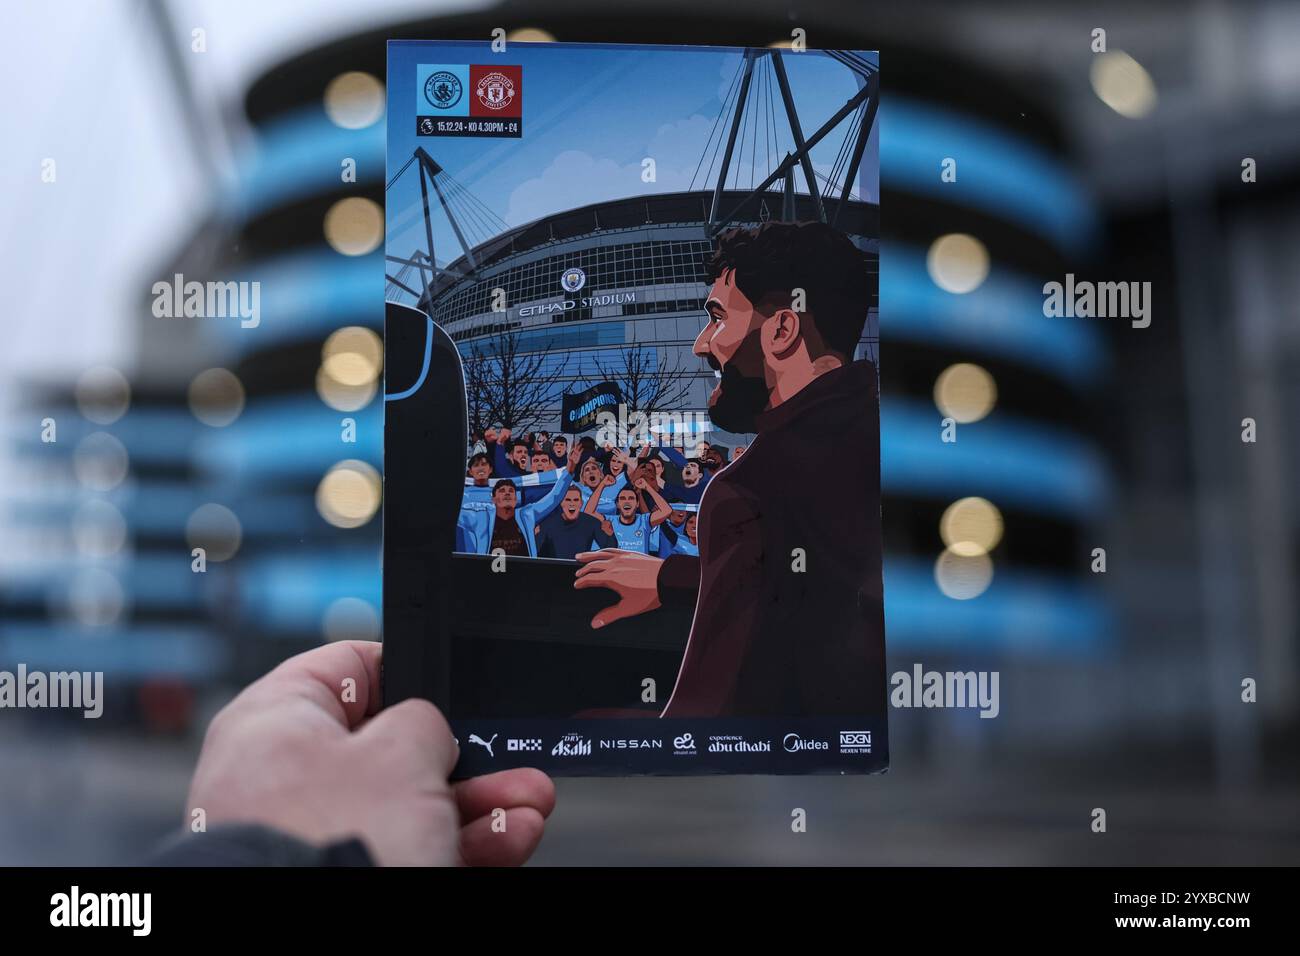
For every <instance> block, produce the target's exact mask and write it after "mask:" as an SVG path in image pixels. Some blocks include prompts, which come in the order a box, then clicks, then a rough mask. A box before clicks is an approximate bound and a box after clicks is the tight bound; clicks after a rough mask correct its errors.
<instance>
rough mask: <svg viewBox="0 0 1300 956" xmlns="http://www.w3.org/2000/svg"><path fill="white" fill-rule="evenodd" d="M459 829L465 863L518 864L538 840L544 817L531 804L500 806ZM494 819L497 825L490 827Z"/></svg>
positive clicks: (524, 861)
mask: <svg viewBox="0 0 1300 956" xmlns="http://www.w3.org/2000/svg"><path fill="white" fill-rule="evenodd" d="M501 809H502V810H504V811H505V812H504V813H503V814H496V815H495V817H494V816H493V815H491V814H489V815H487V816H482V817H479V818H478V819H477V820H474V821H472V822H470V823H467V824H466V825H465V826H463V827H461V830H460V857H461V860H462V861H463V862H464V863H465V865H466V866H522V865H523V864H524V863H526V862H528V858H529V857H530V856H532V855H533V851H534V850H536V849H537V844H539V843H541V842H542V833H543V832H544V831H545V829H546V821H545V820H543V819H542V815H541V814H540V813H538V812H537V811H536V810H534V809H533V808H532V807H502V808H501ZM494 819H495V820H497V821H503V822H504V825H505V829H504V830H502V829H500V828H501V826H502V822H497V829H496V830H493V829H492V824H493V822H494Z"/></svg>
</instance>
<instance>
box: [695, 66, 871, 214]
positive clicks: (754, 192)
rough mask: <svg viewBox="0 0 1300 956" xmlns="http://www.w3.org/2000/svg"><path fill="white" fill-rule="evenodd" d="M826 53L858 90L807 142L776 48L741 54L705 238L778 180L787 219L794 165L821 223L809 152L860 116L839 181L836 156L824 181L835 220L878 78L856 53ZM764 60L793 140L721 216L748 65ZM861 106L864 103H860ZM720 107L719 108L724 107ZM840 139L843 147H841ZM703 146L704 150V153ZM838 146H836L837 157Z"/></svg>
mask: <svg viewBox="0 0 1300 956" xmlns="http://www.w3.org/2000/svg"><path fill="white" fill-rule="evenodd" d="M827 55H829V56H830V57H832V58H833V59H835V60H837V61H838V62H840V63H843V64H844V65H845V66H847V67H848V68H849V69H850V70H851V71H853V73H854V74H856V76H857V79H858V83H859V88H858V92H857V93H856V94H854V95H853V96H852V97H850V98H849V99H848V100H847V101H846V102H845V103H844V105H843V106H841V107H840V108H839V109H838V110H837V111H836V112H835V114H834V115H833V116H832V117H831V118H830V119H828V120H827V121H826V122H825V123H823V124H822V125H821V127H819V128H818V129H817V131H816V132H815V133H813V134H812V135H811V136H809V137H808V138H807V139H805V138H804V135H803V127H802V126H801V124H800V123H799V114H798V111H797V110H796V109H795V104H794V96H793V94H792V93H791V92H790V81H789V78H788V77H787V76H786V72H785V62H784V60H783V59H782V56H781V51H780V50H779V49H755V48H752V47H751V48H748V49H746V50H745V59H744V64H743V65H742V67H741V70H742V74H741V79H740V91H739V93H738V94H737V96H736V105H735V109H734V112H733V113H732V116H731V124H730V131H729V132H728V134H727V145H726V148H725V149H724V150H723V154H722V164H721V168H720V169H719V170H718V178H717V182H716V183H715V184H714V187H713V202H712V204H711V206H710V208H709V220H708V229H709V235H711V236H716V235H717V234H718V233H719V232H721V231H722V230H723V229H724V228H726V227H727V226H728V225H730V224H731V223H732V222H733V221H735V219H736V216H737V215H738V214H739V213H740V210H741V209H743V208H744V207H745V205H746V204H747V203H748V202H749V201H750V200H752V199H753V198H754V197H756V196H758V195H759V194H760V193H763V192H766V191H767V189H768V188H769V187H770V186H771V185H772V184H773V183H775V182H777V181H778V180H781V181H783V197H782V205H781V209H782V216H783V218H785V219H786V220H787V221H788V220H792V219H793V218H794V168H795V166H796V165H797V166H799V167H800V169H801V170H802V172H803V178H804V181H805V182H806V183H807V186H808V194H809V195H810V196H811V197H812V202H813V208H814V209H815V210H816V213H817V218H818V219H820V220H821V221H822V222H826V221H827V219H826V207H825V203H824V202H823V193H822V191H821V190H820V189H819V188H818V186H817V174H816V172H815V171H814V169H813V165H812V149H813V147H814V146H816V145H817V144H818V143H820V142H821V141H822V140H823V139H825V138H826V136H827V135H829V134H830V132H831V131H832V130H834V129H835V128H836V127H837V126H839V124H840V123H841V122H843V120H844V119H845V118H846V117H848V116H850V115H851V114H854V113H858V112H860V113H861V116H860V117H858V118H857V119H855V120H854V122H853V124H851V126H850V133H851V132H852V125H856V126H857V134H856V137H855V138H854V144H853V149H852V152H851V154H850V156H849V159H848V164H847V167H846V168H845V170H844V176H843V179H842V180H840V179H839V176H838V170H839V169H840V167H841V165H842V157H841V158H837V160H836V164H835V168H834V169H833V170H832V177H831V179H830V182H829V188H828V189H827V190H826V193H825V195H826V196H827V197H829V196H830V194H831V193H832V192H833V191H834V190H835V188H836V186H838V187H839V202H838V203H837V204H836V206H835V212H834V215H833V216H832V217H831V220H830V223H831V224H832V225H834V224H835V222H836V221H837V220H838V219H839V214H840V211H841V210H842V209H843V208H844V206H845V205H846V203H847V202H848V199H849V194H850V191H851V189H850V187H851V185H852V183H853V181H854V179H856V178H857V175H858V169H859V168H860V166H861V165H862V157H863V154H864V153H865V152H866V148H867V140H868V138H869V137H870V136H871V128H872V126H874V125H875V121H876V113H877V109H878V107H879V104H880V75H879V70H878V69H877V68H876V67H875V66H874V65H872V64H871V63H869V62H868V61H867V60H865V59H863V58H861V57H859V56H857V55H856V54H852V53H847V52H842V51H838V50H831V51H827ZM764 56H767V57H770V58H771V62H772V73H773V75H774V76H775V77H776V83H777V87H778V89H779V90H780V94H781V104H782V107H783V109H784V110H785V116H786V122H787V123H788V124H789V126H790V134H791V136H792V137H793V139H794V151H793V152H789V153H786V155H785V158H784V159H782V160H781V162H780V163H778V164H777V167H776V168H775V169H774V170H772V172H771V174H770V175H768V177H767V178H766V179H764V180H763V181H762V182H761V183H759V185H758V186H756V187H754V188H752V189H751V190H750V191H749V193H748V194H747V195H746V196H745V198H744V199H742V200H741V201H740V202H739V203H738V204H737V205H736V207H735V208H734V209H733V210H732V211H731V212H730V213H729V214H727V215H721V214H720V209H721V203H722V193H723V187H724V183H725V182H726V179H727V174H728V173H729V172H730V170H731V162H732V157H733V154H734V152H735V146H736V138H737V135H738V134H739V133H740V129H741V121H742V119H744V116H745V107H746V105H747V103H748V102H749V99H750V90H751V87H752V83H753V77H754V66H755V64H756V63H757V62H758V61H759V59H760V58H761V57H764ZM864 104H865V105H864ZM724 109H725V107H724ZM847 139H848V137H847V136H846V145H847ZM707 152H708V147H706V153H707ZM842 153H843V148H841V154H842Z"/></svg>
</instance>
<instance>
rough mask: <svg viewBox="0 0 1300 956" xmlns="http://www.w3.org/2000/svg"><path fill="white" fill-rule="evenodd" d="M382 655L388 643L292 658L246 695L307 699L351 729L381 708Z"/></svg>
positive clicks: (339, 646) (354, 644) (341, 645)
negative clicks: (380, 667) (380, 665)
mask: <svg viewBox="0 0 1300 956" xmlns="http://www.w3.org/2000/svg"><path fill="white" fill-rule="evenodd" d="M382 655H383V645H381V644H378V643H376V642H374V641H338V642H336V643H333V644H326V645H324V646H323V647H317V648H313V649H312V650H310V651H306V652H305V653H302V654H299V655H297V656H296V657H291V658H289V659H288V660H287V661H285V662H284V663H283V664H281V665H280V666H279V667H277V668H276V669H275V670H273V671H271V673H269V674H267V675H266V676H265V677H263V678H262V679H261V680H259V681H257V682H256V683H254V684H253V685H252V686H251V687H249V689H248V691H247V692H246V693H247V694H248V695H249V696H257V697H260V696H262V695H267V696H268V697H270V698H271V699H274V700H278V701H279V702H281V703H283V702H284V701H285V700H286V699H288V698H292V697H297V698H301V699H304V700H307V701H309V702H311V703H313V704H315V705H317V706H318V707H320V708H321V709H322V710H324V711H325V712H326V713H328V714H329V715H330V716H331V717H333V718H334V719H335V720H337V721H338V723H339V725H340V726H341V727H345V728H349V729H351V728H354V727H356V726H357V725H358V724H360V723H361V721H362V720H364V719H365V718H366V716H367V715H370V714H374V713H377V712H378V710H379V706H380V703H381V700H380V693H379V664H380V661H381V659H382Z"/></svg>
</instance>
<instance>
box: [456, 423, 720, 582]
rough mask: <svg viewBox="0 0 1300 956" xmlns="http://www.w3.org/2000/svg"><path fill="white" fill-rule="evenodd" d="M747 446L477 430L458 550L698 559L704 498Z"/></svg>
mask: <svg viewBox="0 0 1300 956" xmlns="http://www.w3.org/2000/svg"><path fill="white" fill-rule="evenodd" d="M744 450H745V446H744V445H738V446H736V447H735V448H734V449H730V450H729V449H727V448H725V447H723V446H721V445H711V444H709V443H708V442H706V441H700V442H698V443H697V444H696V445H695V447H694V449H693V453H692V456H691V457H690V458H687V457H686V456H685V455H683V454H682V452H681V451H680V450H679V449H677V448H674V447H670V446H656V445H652V444H650V443H649V442H646V443H644V444H642V445H641V446H640V447H639V448H636V449H633V448H627V449H623V448H616V447H613V446H612V445H605V446H604V447H597V444H596V440H595V439H594V438H591V437H583V438H579V439H577V440H576V442H574V443H570V441H569V439H568V437H567V436H565V435H554V436H553V435H551V434H550V433H549V432H545V431H539V432H529V433H527V434H524V435H521V436H519V437H515V436H513V435H512V434H511V432H510V429H508V428H489V429H487V430H486V431H485V432H483V433H482V434H477V435H475V436H474V445H473V449H472V451H471V453H470V456H469V461H468V463H467V466H466V471H465V474H466V477H465V492H464V496H463V498H462V501H461V510H460V518H459V520H458V522H457V541H456V550H457V551H461V552H465V553H469V554H495V553H504V554H506V555H511V556H516V557H534V558H567V559H573V558H574V557H575V556H576V555H578V554H580V553H582V552H584V551H593V550H596V549H598V548H621V549H623V550H625V551H637V552H640V553H642V554H651V555H656V556H658V557H667V556H668V555H670V554H691V555H698V554H699V549H698V544H697V542H698V528H697V521H698V512H699V504H700V498H701V497H702V496H703V494H704V489H705V488H706V487H708V484H709V480H710V479H711V478H712V477H713V475H714V474H715V473H716V472H717V471H718V470H719V469H721V468H723V467H725V466H726V465H727V464H728V462H730V461H734V460H736V459H737V458H739V457H740V456H741V454H743V453H744Z"/></svg>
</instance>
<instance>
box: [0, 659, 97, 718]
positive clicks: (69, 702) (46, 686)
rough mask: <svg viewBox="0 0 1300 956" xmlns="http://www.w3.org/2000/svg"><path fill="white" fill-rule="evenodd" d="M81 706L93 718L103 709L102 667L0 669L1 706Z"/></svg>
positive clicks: (21, 666)
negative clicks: (89, 669) (80, 668)
mask: <svg viewBox="0 0 1300 956" xmlns="http://www.w3.org/2000/svg"><path fill="white" fill-rule="evenodd" d="M5 709H13V710H48V709H63V710H80V711H82V715H81V716H82V717H84V718H86V719H87V720H95V719H97V718H99V717H100V716H101V715H102V714H103V713H104V672H103V671H49V672H47V671H29V670H28V669H27V665H26V664H19V665H18V667H17V670H16V671H0V710H5Z"/></svg>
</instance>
